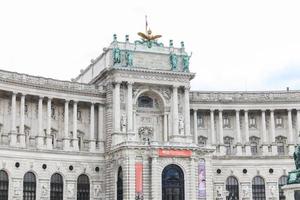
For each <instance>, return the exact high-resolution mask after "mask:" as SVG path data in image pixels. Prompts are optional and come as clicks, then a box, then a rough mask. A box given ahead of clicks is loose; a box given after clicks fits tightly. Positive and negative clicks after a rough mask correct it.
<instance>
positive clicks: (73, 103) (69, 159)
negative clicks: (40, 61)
mask: <svg viewBox="0 0 300 200" xmlns="http://www.w3.org/2000/svg"><path fill="white" fill-rule="evenodd" d="M189 59H190V56H188V54H187V52H186V51H185V47H184V43H181V47H180V48H175V47H174V46H173V42H172V41H170V45H169V46H168V47H164V46H163V45H162V44H160V43H157V42H156V41H155V42H154V41H148V42H147V41H145V40H143V41H136V42H134V43H131V42H129V38H128V36H126V39H125V42H119V41H117V38H116V36H115V37H114V41H113V42H112V43H111V44H110V45H109V46H108V47H107V48H104V50H103V53H102V54H101V55H100V56H99V57H98V58H97V59H95V60H92V62H91V64H90V65H89V66H88V67H87V68H86V69H85V70H82V71H81V73H80V74H79V76H78V77H76V78H75V79H73V80H72V81H71V82H69V81H59V80H54V79H50V78H43V77H35V76H30V75H26V74H19V73H14V72H7V71H0V149H1V150H0V158H1V159H0V160H1V162H0V170H1V171H0V188H1V186H2V189H0V197H1V198H0V199H14V200H21V199H41V200H50V199H94V200H104V199H116V200H119V199H120V200H121V199H124V200H133V199H144V200H148V199H149V200H150V199H152V200H159V199H163V200H164V199H166V200H173V199H174V200H175V199H178V200H183V199H185V200H188V199H195V200H196V199H203V200H204V199H207V200H211V199H220V200H221V199H243V200H250V199H257V200H259V199H274V200H275V199H276V200H279V199H284V197H283V196H282V194H281V193H280V186H281V185H282V184H284V183H285V181H286V175H287V172H288V171H290V170H292V169H293V168H294V166H293V160H292V158H291V156H292V153H293V152H294V147H295V145H296V144H297V140H298V133H299V131H300V103H299V102H300V92H299V91H272V92H265V91H264V92H259V91H258V92H217V91H213V92H202V91H190V80H191V79H193V78H194V75H195V74H194V73H191V72H190V71H189Z"/></svg>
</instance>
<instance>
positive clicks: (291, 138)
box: [288, 109, 295, 156]
mask: <svg viewBox="0 0 300 200" xmlns="http://www.w3.org/2000/svg"><path fill="white" fill-rule="evenodd" d="M288 133H289V134H288V145H289V155H291V156H292V155H293V154H294V152H295V142H294V133H293V122H292V110H291V109H288Z"/></svg>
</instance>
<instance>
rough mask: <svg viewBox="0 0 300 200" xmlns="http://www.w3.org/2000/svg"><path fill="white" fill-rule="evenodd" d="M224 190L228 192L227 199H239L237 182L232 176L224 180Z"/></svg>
mask: <svg viewBox="0 0 300 200" xmlns="http://www.w3.org/2000/svg"><path fill="white" fill-rule="evenodd" d="M226 190H227V191H228V192H229V194H228V196H227V197H226V199H227V200H232V199H236V200H237V199H239V182H238V180H237V179H236V178H235V177H233V176H229V177H228V178H227V180H226Z"/></svg>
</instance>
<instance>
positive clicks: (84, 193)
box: [77, 174, 90, 200]
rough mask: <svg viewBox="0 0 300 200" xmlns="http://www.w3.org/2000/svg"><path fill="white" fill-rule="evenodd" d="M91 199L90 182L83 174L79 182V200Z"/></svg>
mask: <svg viewBox="0 0 300 200" xmlns="http://www.w3.org/2000/svg"><path fill="white" fill-rule="evenodd" d="M89 199H90V180H89V177H88V176H87V175H85V174H81V175H80V176H79V177H78V180H77V200H89Z"/></svg>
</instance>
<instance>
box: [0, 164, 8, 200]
mask: <svg viewBox="0 0 300 200" xmlns="http://www.w3.org/2000/svg"><path fill="white" fill-rule="evenodd" d="M0 199H1V200H2V199H3V200H8V175H7V173H6V172H5V171H3V170H0Z"/></svg>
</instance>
